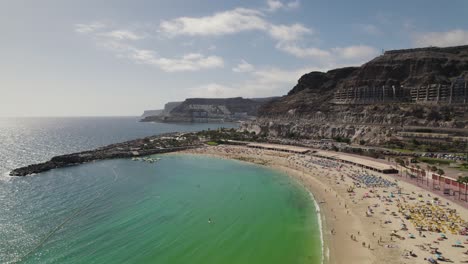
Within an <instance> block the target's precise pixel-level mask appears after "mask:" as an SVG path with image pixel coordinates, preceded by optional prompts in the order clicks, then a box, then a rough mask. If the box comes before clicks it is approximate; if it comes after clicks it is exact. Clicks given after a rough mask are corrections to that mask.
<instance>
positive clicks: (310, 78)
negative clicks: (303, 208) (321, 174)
mask: <svg viewBox="0 0 468 264" xmlns="http://www.w3.org/2000/svg"><path fill="white" fill-rule="evenodd" d="M467 81H468V46H458V47H449V48H436V47H431V48H421V49H408V50H394V51H387V52H385V53H384V54H383V55H381V56H378V57H376V58H375V59H373V60H371V61H369V62H368V63H365V64H364V65H362V66H360V67H348V68H341V69H335V70H331V71H328V72H326V73H323V72H311V73H308V74H305V75H303V76H302V77H301V78H300V79H299V81H298V83H297V85H296V86H294V87H293V89H292V90H291V91H290V92H289V93H288V94H287V95H286V96H283V97H281V98H278V99H276V100H273V101H271V102H269V103H267V104H265V105H264V106H262V107H261V108H260V109H259V118H258V119H257V121H255V122H250V123H246V124H244V128H245V129H247V130H250V131H256V132H258V133H266V134H269V135H277V136H282V137H288V136H297V137H305V138H333V137H338V136H339V137H347V138H350V139H353V141H354V142H359V141H360V140H366V141H367V142H370V143H375V144H380V143H382V142H383V141H385V140H387V139H388V135H391V134H392V133H391V131H390V130H392V131H396V130H402V129H405V127H435V128H453V129H468V116H467V114H466V113H467V112H468V104H467V102H468V100H467V99H468V88H467ZM425 87H427V89H426V88H425ZM339 92H341V94H340V95H343V94H347V96H348V97H350V98H352V99H353V100H342V101H341V102H340V104H338V103H337V102H336V101H337V100H336V95H337V94H339ZM392 92H393V94H392ZM423 92H424V93H427V95H426V94H423V95H421V93H423ZM416 93H418V94H417V95H416ZM372 96H375V98H372ZM389 96H390V97H392V96H393V99H394V100H386V98H385V97H389ZM397 97H398V98H397ZM362 98H364V99H365V100H364V99H362ZM340 99H341V98H340ZM439 99H440V100H439ZM393 134H394V133H393Z"/></svg>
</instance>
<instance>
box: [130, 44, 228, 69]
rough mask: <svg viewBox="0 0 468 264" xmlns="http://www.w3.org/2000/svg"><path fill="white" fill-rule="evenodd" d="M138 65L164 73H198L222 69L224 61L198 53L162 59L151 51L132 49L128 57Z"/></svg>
mask: <svg viewBox="0 0 468 264" xmlns="http://www.w3.org/2000/svg"><path fill="white" fill-rule="evenodd" d="M128 57H129V58H130V59H132V60H133V61H135V62H136V63H139V64H148V65H154V66H157V67H159V68H160V69H161V70H163V71H165V72H181V71H198V70H202V69H213V68H222V67H224V60H223V59H222V58H221V57H218V56H205V55H203V54H200V53H188V54H185V55H183V56H181V57H177V58H164V57H159V56H157V55H156V53H155V52H154V51H151V50H141V49H132V50H131V52H130V54H129V55H128Z"/></svg>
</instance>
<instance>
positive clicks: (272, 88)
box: [189, 67, 327, 98]
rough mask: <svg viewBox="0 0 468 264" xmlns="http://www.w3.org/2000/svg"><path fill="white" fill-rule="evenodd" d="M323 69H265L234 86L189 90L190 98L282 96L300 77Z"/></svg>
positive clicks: (215, 86) (223, 85) (207, 85)
mask: <svg viewBox="0 0 468 264" xmlns="http://www.w3.org/2000/svg"><path fill="white" fill-rule="evenodd" d="M324 70H327V69H325V68H316V67H305V68H299V69H293V70H283V69H278V68H265V69H259V70H254V71H252V72H250V75H251V78H250V79H248V80H246V81H244V82H239V83H235V84H229V85H226V84H220V83H208V84H205V85H200V86H197V87H194V88H190V89H189V90H190V96H191V97H199V96H200V94H203V96H204V97H211V98H225V97H237V96H242V97H247V98H252V97H267V96H274V95H278V96H279V95H284V94H286V93H287V92H288V91H289V90H290V89H291V87H293V86H294V84H295V83H296V82H297V80H298V79H299V77H300V76H302V75H303V74H305V73H308V72H311V71H324Z"/></svg>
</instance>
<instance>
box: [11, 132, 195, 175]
mask: <svg viewBox="0 0 468 264" xmlns="http://www.w3.org/2000/svg"><path fill="white" fill-rule="evenodd" d="M201 144H202V142H201V141H200V140H199V138H198V136H197V135H196V134H195V133H184V134H183V133H171V134H164V135H159V136H151V137H146V138H141V139H136V140H131V141H126V142H122V143H117V144H112V145H108V146H104V147H100V148H97V149H94V150H89V151H83V152H77V153H72V154H66V155H60V156H55V157H53V158H52V159H51V160H49V161H46V162H43V163H38V164H32V165H29V166H25V167H21V168H17V169H14V170H12V171H11V172H10V176H27V175H31V174H35V173H40V172H45V171H49V170H52V169H56V168H63V167H68V166H74V165H78V164H82V163H87V162H92V161H96V160H104V159H116V158H130V157H140V156H147V155H152V154H158V153H168V152H175V151H180V150H187V149H190V148H197V147H199V146H200V145H201Z"/></svg>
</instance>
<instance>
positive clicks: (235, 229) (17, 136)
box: [0, 117, 321, 264]
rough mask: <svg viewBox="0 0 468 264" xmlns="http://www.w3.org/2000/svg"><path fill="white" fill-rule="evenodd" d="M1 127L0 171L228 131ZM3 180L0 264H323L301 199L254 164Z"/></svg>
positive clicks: (53, 121) (126, 163) (118, 122)
mask: <svg viewBox="0 0 468 264" xmlns="http://www.w3.org/2000/svg"><path fill="white" fill-rule="evenodd" d="M136 121H137V119H136V118H129V117H121V118H104V117H103V118H21V119H0V169H1V170H2V173H3V174H5V173H7V172H8V171H9V170H11V169H12V168H14V167H17V166H22V165H27V164H30V163H34V162H39V161H44V160H47V159H49V158H50V157H52V156H54V155H58V154H65V153H69V152H75V151H80V150H85V149H91V148H95V147H98V146H102V145H106V144H110V143H115V142H120V141H124V140H130V139H134V138H138V137H143V136H149V135H154V134H159V133H165V132H171V131H194V130H201V129H207V128H210V129H215V128H217V127H220V126H222V127H232V126H235V124H158V123H138V122H136ZM155 157H159V158H161V160H160V161H158V162H155V163H147V162H141V161H132V160H131V159H115V160H106V161H99V162H93V163H89V164H84V165H80V166H74V167H68V168H62V169H56V170H52V171H49V172H45V173H40V174H38V175H34V176H28V177H7V176H1V177H0V205H1V207H0V208H1V209H0V210H1V211H0V263H17V262H19V263H175V264H177V263H203V264H210V263H320V260H321V242H320V231H319V223H318V219H317V215H316V208H315V206H314V203H313V202H312V200H311V199H312V198H311V197H310V195H309V194H308V192H307V191H306V190H305V189H304V188H303V187H302V186H300V185H299V184H298V183H296V182H295V181H293V180H292V179H290V178H289V177H287V176H286V175H284V174H282V173H280V172H278V171H274V170H271V169H268V168H266V167H263V166H259V165H253V164H248V163H245V162H240V161H233V160H223V159H217V158H211V157H204V156H195V155H188V154H166V155H155Z"/></svg>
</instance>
